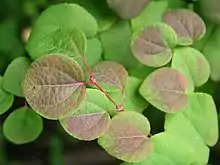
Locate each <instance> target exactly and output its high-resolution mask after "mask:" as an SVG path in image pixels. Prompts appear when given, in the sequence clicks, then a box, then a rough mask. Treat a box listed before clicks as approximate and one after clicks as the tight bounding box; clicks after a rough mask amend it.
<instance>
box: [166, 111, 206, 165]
mask: <svg viewBox="0 0 220 165" xmlns="http://www.w3.org/2000/svg"><path fill="white" fill-rule="evenodd" d="M165 131H166V132H167V133H170V134H172V135H174V136H176V137H178V138H180V139H182V140H183V141H185V142H187V143H188V144H189V145H190V146H191V147H192V150H193V152H194V153H195V157H194V161H195V162H197V163H198V164H207V163H208V160H209V148H208V147H207V146H206V145H205V143H204V141H203V139H202V137H201V136H200V134H199V133H198V132H197V130H196V128H195V127H194V125H193V124H192V123H191V122H190V121H189V120H188V119H187V117H186V116H185V115H184V113H178V114H167V115H166V118H165Z"/></svg>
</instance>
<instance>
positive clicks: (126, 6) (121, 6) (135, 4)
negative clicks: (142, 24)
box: [107, 0, 150, 19]
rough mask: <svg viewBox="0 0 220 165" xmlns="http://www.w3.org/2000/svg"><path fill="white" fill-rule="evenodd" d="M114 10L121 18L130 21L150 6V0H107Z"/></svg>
mask: <svg viewBox="0 0 220 165" xmlns="http://www.w3.org/2000/svg"><path fill="white" fill-rule="evenodd" d="M107 2H108V4H109V7H110V8H112V9H113V10H114V11H115V12H116V13H117V14H118V15H119V16H120V17H121V18H124V19H130V18H133V17H136V16H137V15H138V14H139V13H141V11H142V10H144V8H145V7H146V6H147V5H148V3H149V2H150V0H138V1H134V0H126V1H125V0H107Z"/></svg>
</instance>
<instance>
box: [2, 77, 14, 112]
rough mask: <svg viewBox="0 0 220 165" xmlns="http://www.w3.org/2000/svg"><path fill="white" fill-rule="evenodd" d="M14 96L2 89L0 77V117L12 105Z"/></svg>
mask: <svg viewBox="0 0 220 165" xmlns="http://www.w3.org/2000/svg"><path fill="white" fill-rule="evenodd" d="M13 102H14V96H13V95H12V94H9V93H7V92H6V91H4V90H3V89H2V77H1V76H0V115H2V114H3V113H5V112H6V111H7V110H8V109H9V108H10V107H11V106H12V104H13Z"/></svg>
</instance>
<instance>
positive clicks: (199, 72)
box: [172, 47, 210, 91]
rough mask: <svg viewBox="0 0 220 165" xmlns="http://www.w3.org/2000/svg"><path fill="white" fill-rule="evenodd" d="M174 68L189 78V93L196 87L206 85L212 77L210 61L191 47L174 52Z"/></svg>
mask: <svg viewBox="0 0 220 165" xmlns="http://www.w3.org/2000/svg"><path fill="white" fill-rule="evenodd" d="M172 68H174V69H176V70H178V71H179V72H181V73H182V74H183V75H184V76H186V77H187V79H188V82H189V84H188V85H189V88H190V89H189V91H193V90H194V86H196V87H199V86H202V85H203V84H205V83H206V82H207V81H208V79H209V76H210V66H209V63H208V61H207V60H206V58H205V57H204V56H203V54H202V53H201V52H199V51H198V50H196V49H194V48H191V47H185V48H178V49H175V50H174V56H173V59H172Z"/></svg>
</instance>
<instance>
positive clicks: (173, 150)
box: [151, 132, 196, 165]
mask: <svg viewBox="0 0 220 165" xmlns="http://www.w3.org/2000/svg"><path fill="white" fill-rule="evenodd" d="M151 141H152V143H153V146H154V152H155V153H157V154H160V155H163V156H165V157H167V158H168V159H170V160H172V162H173V164H175V165H177V164H178V165H186V164H195V163H196V162H195V154H196V153H195V152H194V150H193V149H192V146H190V145H189V144H187V143H186V142H185V141H184V140H182V139H181V138H179V137H177V136H174V135H172V134H170V133H167V132H163V133H159V134H156V135H154V136H152V137H151Z"/></svg>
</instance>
